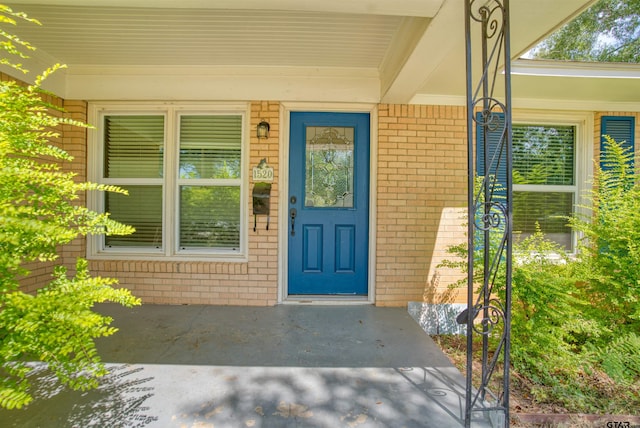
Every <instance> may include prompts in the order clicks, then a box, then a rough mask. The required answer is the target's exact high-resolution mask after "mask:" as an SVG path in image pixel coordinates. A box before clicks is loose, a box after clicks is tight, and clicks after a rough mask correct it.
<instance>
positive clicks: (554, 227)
mask: <svg viewBox="0 0 640 428" xmlns="http://www.w3.org/2000/svg"><path fill="white" fill-rule="evenodd" d="M513 183H514V185H513V228H514V231H515V232H516V233H517V234H519V235H520V236H521V237H526V236H529V235H531V234H532V233H534V232H535V230H536V224H538V225H539V226H540V228H541V230H542V231H543V232H544V233H545V235H546V237H547V238H549V239H551V240H553V241H555V242H557V243H558V244H560V245H561V246H562V247H564V248H565V249H566V250H568V251H571V250H572V249H573V238H572V232H571V229H570V228H569V227H568V226H567V219H566V217H567V216H570V215H571V214H572V213H573V210H574V205H575V203H576V193H577V186H576V128H575V126H559V125H537V124H514V125H513Z"/></svg>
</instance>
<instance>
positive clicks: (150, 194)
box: [103, 115, 165, 249]
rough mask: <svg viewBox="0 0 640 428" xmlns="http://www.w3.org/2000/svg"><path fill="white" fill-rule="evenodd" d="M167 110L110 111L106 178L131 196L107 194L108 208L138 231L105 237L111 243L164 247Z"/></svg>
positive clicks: (106, 126) (106, 128)
mask: <svg viewBox="0 0 640 428" xmlns="http://www.w3.org/2000/svg"><path fill="white" fill-rule="evenodd" d="M164 121H165V117H164V115H109V116H105V117H104V122H103V125H104V144H103V147H104V155H103V160H104V172H103V173H104V177H103V179H104V180H103V181H105V182H107V183H109V184H117V185H120V186H121V187H123V188H125V189H126V190H127V191H128V192H129V196H124V195H121V194H117V193H105V195H104V198H105V204H104V206H105V211H106V212H109V213H111V217H112V218H114V219H115V220H118V221H120V222H121V223H125V224H128V225H130V226H133V227H134V228H135V229H136V231H135V232H134V233H133V234H132V235H126V236H106V237H105V246H106V247H107V248H117V247H142V248H154V249H161V248H162V189H163V184H164V180H163V163H164V145H165V141H164V134H165V132H164V130H165V123H164Z"/></svg>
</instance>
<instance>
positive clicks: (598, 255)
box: [443, 137, 640, 412]
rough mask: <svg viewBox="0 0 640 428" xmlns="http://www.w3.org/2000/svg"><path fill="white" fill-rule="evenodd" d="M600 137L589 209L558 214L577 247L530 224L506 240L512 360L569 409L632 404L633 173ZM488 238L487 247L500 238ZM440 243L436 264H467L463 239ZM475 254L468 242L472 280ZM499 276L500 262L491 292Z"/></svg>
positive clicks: (639, 376)
mask: <svg viewBox="0 0 640 428" xmlns="http://www.w3.org/2000/svg"><path fill="white" fill-rule="evenodd" d="M605 147H606V150H605V152H604V156H603V160H602V161H603V165H604V169H601V168H599V167H596V180H595V183H594V186H593V190H592V191H591V193H590V194H589V199H590V204H589V206H588V207H585V208H589V209H590V211H589V213H588V214H587V215H586V216H583V217H581V216H579V215H574V216H573V217H571V218H569V219H567V221H568V222H569V225H570V226H571V227H572V228H573V229H574V230H575V231H577V232H579V233H580V234H581V235H582V236H583V239H581V242H580V244H579V248H578V252H577V254H576V255H575V256H568V255H566V254H565V253H564V250H563V248H562V247H560V246H559V245H558V244H556V243H554V242H552V241H550V240H548V239H546V237H545V235H544V234H543V233H542V232H541V230H540V229H539V228H538V229H537V231H536V233H534V234H532V235H531V236H529V237H527V238H525V239H522V240H519V241H516V243H515V245H514V249H513V253H514V266H513V277H512V286H513V287H512V298H513V299H512V314H511V315H512V319H511V321H512V324H511V362H512V364H513V368H514V369H515V370H516V371H517V372H518V373H519V375H520V376H521V377H524V378H526V379H527V382H528V384H529V385H530V388H531V394H532V396H533V397H534V398H535V399H536V400H538V401H540V402H547V401H549V402H560V403H563V404H564V406H565V408H567V409H569V410H570V411H575V412H593V411H601V412H611V411H614V412H615V411H618V412H620V411H628V407H627V406H636V408H637V407H638V406H640V400H639V399H638V397H639V395H638V392H639V391H640V336H638V332H639V331H640V216H638V212H640V183H639V182H638V179H637V177H638V171H634V170H633V166H632V165H633V162H632V160H633V154H632V153H630V152H629V151H628V150H626V149H624V148H623V147H622V146H621V145H620V144H618V143H617V142H615V141H613V140H612V139H610V138H608V137H606V142H605ZM489 242H490V247H491V249H490V254H496V252H497V248H498V247H497V246H498V244H499V241H498V240H496V239H494V238H491V237H490V240H489ZM449 252H451V253H452V254H455V255H457V256H459V257H460V258H458V259H456V260H453V261H447V262H445V263H443V265H445V266H449V267H459V268H461V269H462V270H463V271H466V244H465V245H458V246H454V247H451V248H450V249H449ZM483 259H484V258H483V249H482V247H480V246H479V245H476V248H475V251H474V273H475V274H474V282H475V283H476V286H477V284H480V283H481V281H482V275H483V262H482V261H483ZM503 277H504V272H503V271H502V270H499V271H498V273H497V276H496V284H498V290H497V291H498V292H500V285H499V284H502V283H503V282H504V281H503V280H502V279H501V278H503ZM458 285H463V286H465V287H466V280H463V281H462V282H460V283H459V284H458Z"/></svg>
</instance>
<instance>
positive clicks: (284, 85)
mask: <svg viewBox="0 0 640 428" xmlns="http://www.w3.org/2000/svg"><path fill="white" fill-rule="evenodd" d="M64 97H65V98H67V99H84V100H228V101H248V100H278V101H327V102H331V101H333V102H363V103H377V102H379V99H380V80H379V77H378V72H377V70H368V69H365V70H362V69H318V68H309V69H306V68H287V67H283V68H278V67H272V68H269V67H261V68H255V69H254V68H250V67H243V68H241V67H215V68H212V67H193V68H190V69H183V68H171V67H169V68H164V67H163V68H154V67H136V68H118V67H115V68H105V67H74V68H73V69H72V70H69V72H68V74H67V87H66V92H65V94H64Z"/></svg>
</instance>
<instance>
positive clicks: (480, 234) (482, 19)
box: [458, 0, 513, 427]
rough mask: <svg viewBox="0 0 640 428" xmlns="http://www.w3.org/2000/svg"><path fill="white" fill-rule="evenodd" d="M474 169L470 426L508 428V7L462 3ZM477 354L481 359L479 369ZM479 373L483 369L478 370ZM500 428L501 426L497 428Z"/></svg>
mask: <svg viewBox="0 0 640 428" xmlns="http://www.w3.org/2000/svg"><path fill="white" fill-rule="evenodd" d="M463 1H464V2H465V36H466V58H467V70H466V71H467V132H468V135H467V137H468V155H469V158H468V170H469V199H468V206H469V212H468V215H469V217H468V218H469V222H468V249H469V251H468V253H469V258H468V263H469V272H468V275H469V276H468V306H467V309H466V310H465V311H464V312H463V313H462V314H460V316H459V317H458V321H459V322H460V323H466V325H467V369H466V371H467V372H466V378H467V385H466V411H465V425H466V426H467V427H470V426H471V422H472V420H474V419H477V418H481V419H487V418H491V419H492V421H493V423H494V424H496V423H497V424H498V425H502V426H505V427H506V426H508V425H509V353H510V330H511V269H512V233H511V225H512V200H513V199H512V168H511V163H512V153H511V79H510V77H511V68H510V47H509V0H463ZM474 355H478V356H479V358H481V364H480V365H479V366H477V365H474V364H473V359H474ZM476 367H478V368H476ZM494 426H495V425H494Z"/></svg>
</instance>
